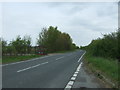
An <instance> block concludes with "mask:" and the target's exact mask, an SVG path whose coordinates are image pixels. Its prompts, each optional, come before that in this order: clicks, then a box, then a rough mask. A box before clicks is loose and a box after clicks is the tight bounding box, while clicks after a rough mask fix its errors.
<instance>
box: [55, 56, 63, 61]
mask: <svg viewBox="0 0 120 90" xmlns="http://www.w3.org/2000/svg"><path fill="white" fill-rule="evenodd" d="M61 58H64V56H62V57H59V58H57V59H56V60H59V59H61Z"/></svg>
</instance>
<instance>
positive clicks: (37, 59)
mask: <svg viewBox="0 0 120 90" xmlns="http://www.w3.org/2000/svg"><path fill="white" fill-rule="evenodd" d="M46 57H49V56H44V57H40V58H35V59H31V60H26V61H20V62H15V63H10V64H4V65H2V66H7V65H13V64H18V63H23V62H29V61H34V60H38V59H43V58H46Z"/></svg>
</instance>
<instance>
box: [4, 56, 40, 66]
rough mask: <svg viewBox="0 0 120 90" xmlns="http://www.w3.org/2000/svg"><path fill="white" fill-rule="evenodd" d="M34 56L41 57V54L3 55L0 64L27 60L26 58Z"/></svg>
mask: <svg viewBox="0 0 120 90" xmlns="http://www.w3.org/2000/svg"><path fill="white" fill-rule="evenodd" d="M36 57H41V55H26V56H3V57H2V64H5V63H12V62H18V61H23V60H28V59H32V58H36Z"/></svg>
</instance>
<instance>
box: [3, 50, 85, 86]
mask: <svg viewBox="0 0 120 90" xmlns="http://www.w3.org/2000/svg"><path fill="white" fill-rule="evenodd" d="M84 52H85V51H82V50H78V51H74V52H70V53H64V54H54V55H49V56H44V57H40V58H36V59H32V60H28V61H25V62H20V63H12V64H8V65H4V66H2V87H3V88H65V86H66V85H67V83H68V82H69V80H70V78H71V77H72V75H73V74H74V72H75V70H76V68H77V67H78V65H79V64H80V62H81V56H82V55H83V54H84ZM79 59H80V60H79Z"/></svg>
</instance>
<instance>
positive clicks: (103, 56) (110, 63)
mask: <svg viewBox="0 0 120 90" xmlns="http://www.w3.org/2000/svg"><path fill="white" fill-rule="evenodd" d="M119 44H120V29H118V30H117V31H116V32H113V33H111V34H106V35H103V38H98V39H96V40H93V41H92V42H91V43H90V44H89V45H88V46H85V47H81V49H85V50H86V51H87V53H86V55H85V62H86V64H87V66H88V67H89V68H90V69H91V70H92V71H93V72H97V74H99V76H100V75H104V76H105V77H106V78H108V79H109V80H110V81H111V82H113V83H114V84H115V85H116V86H115V87H118V86H119V87H120V84H119V83H120V82H119V74H120V72H119V69H118V68H119V65H120V63H119V60H120V45H119ZM100 78H103V77H100ZM117 85H118V86H117ZM113 87H114V86H113Z"/></svg>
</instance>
